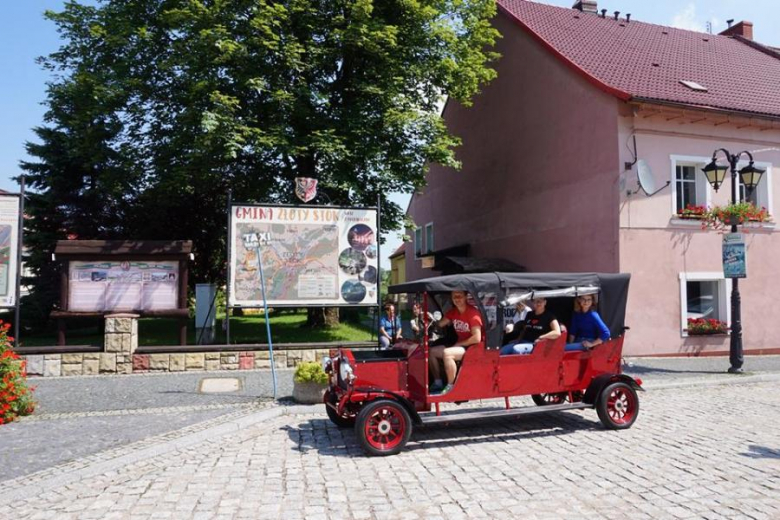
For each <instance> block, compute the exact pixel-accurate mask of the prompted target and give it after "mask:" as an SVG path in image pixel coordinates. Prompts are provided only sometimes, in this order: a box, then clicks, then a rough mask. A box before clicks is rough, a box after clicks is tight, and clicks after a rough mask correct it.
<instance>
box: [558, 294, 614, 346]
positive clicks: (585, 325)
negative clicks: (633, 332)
mask: <svg viewBox="0 0 780 520" xmlns="http://www.w3.org/2000/svg"><path fill="white" fill-rule="evenodd" d="M595 298H596V295H595V294H588V295H583V296H577V298H575V299H574V315H573V316H572V319H571V327H570V328H569V344H568V345H566V351H567V352H568V351H573V350H588V349H591V348H593V347H595V346H596V345H600V344H602V343H604V342H605V341H607V340H608V339H609V329H608V328H607V326H606V325H605V324H604V320H602V319H601V316H599V313H598V312H596V310H595V309H594V307H595V305H596V300H595Z"/></svg>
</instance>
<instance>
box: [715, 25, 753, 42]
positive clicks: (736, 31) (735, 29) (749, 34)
mask: <svg viewBox="0 0 780 520" xmlns="http://www.w3.org/2000/svg"><path fill="white" fill-rule="evenodd" d="M719 34H720V35H721V36H742V37H743V38H745V39H747V40H752V39H753V22H748V21H742V22H739V23H737V24H735V25H732V26H730V27H729V28H728V29H726V30H725V31H723V32H721V33H719Z"/></svg>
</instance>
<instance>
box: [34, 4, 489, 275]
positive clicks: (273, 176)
mask: <svg viewBox="0 0 780 520" xmlns="http://www.w3.org/2000/svg"><path fill="white" fill-rule="evenodd" d="M494 14H495V4H494V1H493V0H417V1H408V0H384V1H381V2H378V1H372V0H280V1H269V0H103V1H101V2H100V3H99V4H98V5H97V6H84V5H80V4H79V3H78V2H76V1H71V2H68V3H67V4H66V5H65V8H64V10H63V11H62V12H59V13H54V12H48V13H47V14H46V16H47V17H48V18H49V19H51V20H53V21H54V23H56V25H57V27H58V30H59V32H60V34H61V36H62V38H63V40H64V42H65V43H64V44H63V46H62V47H61V48H60V49H59V51H57V52H55V53H52V54H51V55H49V56H48V57H47V58H45V59H44V60H43V63H44V65H45V66H47V67H49V68H50V69H51V70H52V71H54V72H56V74H57V77H56V79H55V81H54V82H53V83H52V85H51V87H50V89H49V97H48V100H47V102H48V103H49V105H50V107H55V106H57V105H58V104H60V103H63V104H67V101H68V99H70V98H69V95H72V96H79V95H81V94H83V93H85V92H92V93H93V98H92V99H91V100H90V102H89V103H88V104H89V111H88V112H87V114H88V115H85V116H80V117H84V118H85V119H89V118H91V120H94V121H97V122H99V123H100V125H102V126H105V130H107V131H106V132H105V133H104V134H103V135H102V136H91V135H90V136H88V137H90V138H89V139H86V138H85V140H84V142H83V143H80V146H79V150H83V155H84V156H85V157H87V158H88V159H89V160H88V161H87V162H86V164H87V165H88V166H90V165H91V166H92V167H93V169H94V167H98V166H99V167H103V166H106V167H109V166H110V168H109V169H110V170H111V171H112V172H114V170H113V168H114V167H118V168H120V169H119V170H118V173H119V175H118V177H119V178H116V176H115V174H114V173H111V174H109V173H106V174H105V178H106V179H107V182H108V180H110V181H111V184H110V186H111V189H112V190H113V189H114V188H118V189H121V190H123V191H121V196H120V197H119V199H118V200H117V205H118V206H120V208H116V209H121V211H116V210H115V208H107V210H111V211H113V213H112V216H121V219H120V222H119V223H118V224H117V225H116V227H112V226H108V227H106V228H105V229H104V226H102V224H100V225H97V228H95V226H96V224H94V223H93V224H89V225H88V226H86V227H87V228H89V229H86V230H85V231H83V232H81V233H79V236H80V237H81V238H103V237H104V236H105V235H107V234H110V232H112V231H121V233H123V234H125V235H126V236H128V237H132V238H147V239H152V238H157V239H182V238H184V239H192V240H194V243H195V251H196V261H195V266H194V276H193V277H192V280H193V281H200V280H204V279H208V280H214V279H224V261H225V255H224V251H225V239H226V232H225V223H226V218H225V216H224V208H225V195H226V192H227V190H228V189H229V188H230V189H232V190H233V193H234V200H238V201H259V202H264V203H277V202H278V203H284V202H292V201H293V199H294V195H293V188H294V180H293V179H294V178H295V177H298V176H304V177H315V178H318V179H319V181H320V189H321V191H323V192H325V193H326V194H327V197H328V199H329V200H330V202H332V203H334V204H343V205H374V204H375V201H376V199H377V195H382V196H383V197H384V195H385V194H388V193H390V192H393V191H400V192H410V191H411V190H414V189H417V188H420V187H422V185H423V184H424V172H425V167H426V164H427V163H429V162H437V163H441V164H444V165H449V166H453V167H457V166H458V163H457V161H456V159H455V156H454V148H455V147H456V146H457V145H458V143H459V140H458V138H457V137H456V136H453V135H451V134H450V133H449V132H448V131H447V129H446V128H445V125H444V122H443V120H442V118H441V117H440V116H439V114H438V110H437V103H439V102H440V99H441V97H442V95H448V96H450V97H451V98H453V99H455V100H457V101H458V102H460V103H463V104H465V105H468V104H469V103H470V101H469V100H470V99H471V98H472V97H473V96H474V95H475V94H476V93H477V92H478V90H479V88H480V86H481V85H482V84H484V83H485V82H487V81H489V80H490V79H492V78H493V77H494V76H495V72H494V70H492V69H491V68H490V66H489V65H490V61H491V60H493V59H495V58H497V55H496V54H495V53H493V52H492V51H490V47H491V46H492V45H493V43H494V41H495V39H496V38H497V36H498V33H497V31H496V30H495V29H494V28H493V27H492V26H491V25H490V21H489V20H490V19H491V18H492V16H493V15H494ZM69 93H70V94H69ZM52 110H53V108H52ZM76 115H78V114H76ZM47 122H48V123H49V125H50V126H49V127H46V128H42V129H39V132H38V135H39V137H40V138H41V140H42V143H41V144H39V145H30V153H31V154H32V155H33V156H35V157H37V158H38V159H39V162H38V163H37V164H35V165H34V167H33V165H27V166H26V167H27V168H28V169H29V170H30V171H35V172H36V174H37V175H40V176H41V178H40V179H36V180H35V182H34V186H35V188H37V189H39V190H41V191H42V193H41V196H42V197H47V196H49V195H51V197H49V198H50V201H49V202H48V203H49V204H56V203H57V201H58V200H59V195H57V194H55V192H56V190H55V189H54V188H52V186H53V184H54V183H55V182H56V180H55V179H56V178H57V177H61V176H65V177H68V178H72V179H73V180H74V182H75V181H77V176H75V175H73V174H72V173H71V172H69V170H68V169H67V168H66V166H65V165H64V164H62V162H61V161H60V159H61V158H60V157H56V159H57V160H56V161H54V160H53V158H52V154H56V153H58V152H57V151H56V148H57V142H56V139H54V137H53V136H49V135H46V134H47V132H55V133H58V134H63V135H64V136H66V137H68V138H74V139H79V138H80V136H81V134H82V133H84V132H87V131H88V130H90V128H91V127H88V128H81V127H78V123H79V122H80V121H71V119H70V118H68V117H60V116H59V115H58V114H56V113H52V114H50V115H49V117H48V118H47ZM73 125H76V126H77V127H78V128H80V130H78V131H77V130H76V129H75V128H74V127H73ZM100 125H98V127H99V128H100ZM93 137H94V138H93ZM52 150H54V151H52ZM85 167H86V166H85ZM33 168H34V169H33ZM102 176H103V172H102V170H101V179H102V178H103V177H102ZM44 177H45V178H44ZM79 178H80V179H81V181H82V185H81V186H79V187H78V188H77V189H76V191H78V190H83V189H85V186H86V183H87V180H88V177H85V176H82V177H79ZM112 193H113V192H112ZM75 204H76V206H78V207H79V208H80V209H82V210H83V213H84V215H85V216H87V215H88V217H85V218H94V214H95V213H94V212H95V206H94V205H95V204H96V205H100V201H97V202H96V201H94V200H91V199H88V198H87V199H83V200H79V201H76V202H75ZM44 206H45V205H44ZM44 206H41V208H44ZM76 206H74V211H75V207H76ZM382 209H383V214H382V223H383V230H385V231H387V230H396V229H399V228H400V226H401V224H402V215H403V211H402V209H401V208H400V207H398V205H396V204H394V203H393V202H391V201H389V200H387V199H383V201H382ZM41 211H45V210H44V209H41ZM74 214H75V213H74ZM58 218H59V217H58ZM101 222H102V221H101ZM69 226H70V224H69ZM89 226H93V227H89ZM109 228H110V229H109ZM71 229H72V228H71V227H67V228H62V227H59V228H58V230H59V231H63V230H64V231H68V232H70V231H71ZM52 232H53V231H51V230H50V231H49V233H52Z"/></svg>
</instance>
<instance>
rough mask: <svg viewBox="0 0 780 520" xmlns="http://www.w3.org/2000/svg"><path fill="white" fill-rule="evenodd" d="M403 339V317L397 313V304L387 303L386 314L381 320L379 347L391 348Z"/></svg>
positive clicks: (383, 348)
mask: <svg viewBox="0 0 780 520" xmlns="http://www.w3.org/2000/svg"><path fill="white" fill-rule="evenodd" d="M399 339H401V319H400V318H399V317H398V316H396V314H395V305H393V304H392V303H388V304H387V305H385V315H384V316H383V317H382V318H381V319H380V320H379V348H380V349H382V350H385V349H388V348H390V347H391V346H392V345H393V343H395V342H396V341H398V340H399Z"/></svg>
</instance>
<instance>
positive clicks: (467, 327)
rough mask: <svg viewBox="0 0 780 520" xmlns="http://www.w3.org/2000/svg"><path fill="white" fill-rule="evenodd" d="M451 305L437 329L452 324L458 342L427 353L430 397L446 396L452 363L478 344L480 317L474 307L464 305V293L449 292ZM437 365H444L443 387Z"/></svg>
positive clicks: (452, 380)
mask: <svg viewBox="0 0 780 520" xmlns="http://www.w3.org/2000/svg"><path fill="white" fill-rule="evenodd" d="M452 303H453V304H454V307H453V308H452V309H450V310H449V311H447V314H445V315H444V318H442V319H441V320H440V321H439V323H438V325H439V327H446V326H447V325H450V324H452V326H453V328H454V329H455V333H456V334H457V335H458V340H457V341H456V342H455V343H454V344H453V345H451V346H444V345H440V346H437V347H431V349H430V352H429V355H428V363H429V365H430V367H431V373H432V374H433V384H432V385H431V393H432V394H433V393H442V394H446V393H447V392H449V391H450V390H452V385H453V383H455V376H456V375H457V372H458V366H457V365H456V364H455V363H456V362H457V361H460V360H461V359H462V358H463V354H465V353H466V349H467V348H468V347H470V346H471V345H476V344H477V343H480V342H481V341H482V326H483V325H482V315H481V314H480V313H479V310H478V309H477V308H476V307H473V306H471V305H469V304H468V303H466V293H465V291H452ZM440 362H441V363H444V372H445V375H446V377H447V381H446V383H447V384H446V385H444V383H443V381H442V379H441V369H440V368H439V363H440Z"/></svg>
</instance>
